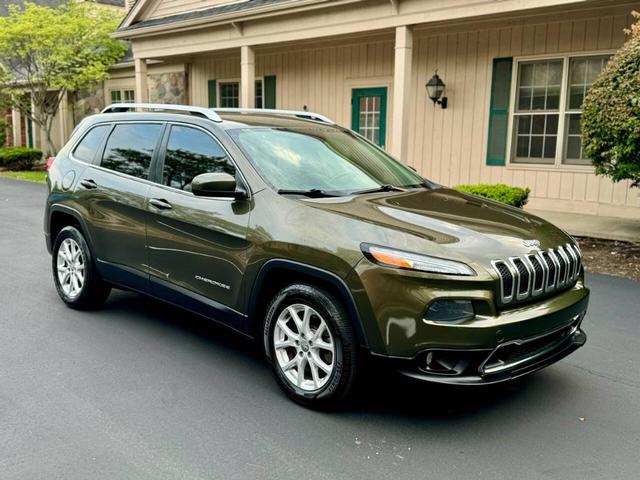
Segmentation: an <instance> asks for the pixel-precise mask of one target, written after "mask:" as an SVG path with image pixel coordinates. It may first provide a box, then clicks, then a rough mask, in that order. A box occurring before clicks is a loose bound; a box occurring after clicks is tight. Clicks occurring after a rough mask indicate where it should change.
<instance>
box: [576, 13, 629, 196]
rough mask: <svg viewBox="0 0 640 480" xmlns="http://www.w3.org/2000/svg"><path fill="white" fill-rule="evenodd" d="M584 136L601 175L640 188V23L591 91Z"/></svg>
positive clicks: (585, 109)
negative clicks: (624, 181)
mask: <svg viewBox="0 0 640 480" xmlns="http://www.w3.org/2000/svg"><path fill="white" fill-rule="evenodd" d="M634 16H635V17H636V19H638V18H639V17H640V14H638V13H636V12H634ZM582 134H583V139H584V148H585V152H586V154H587V156H588V157H589V158H590V159H591V160H592V162H593V164H594V165H595V167H596V173H597V174H598V175H607V176H609V177H611V179H612V180H613V181H614V182H618V181H620V180H631V184H632V185H633V186H635V187H638V186H640V20H637V21H636V23H635V24H634V25H633V26H632V27H631V29H630V31H629V39H628V40H627V42H626V43H625V44H624V45H623V47H622V48H621V49H620V50H619V51H618V52H617V53H616V54H615V55H614V56H613V57H612V59H611V60H610V61H609V63H608V64H607V66H606V67H605V69H604V70H603V71H602V73H601V74H600V76H599V77H598V79H597V80H596V81H595V83H594V84H593V87H592V88H591V90H590V91H589V93H588V95H587V97H586V99H585V101H584V104H583V106H582Z"/></svg>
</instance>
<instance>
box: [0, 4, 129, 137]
mask: <svg viewBox="0 0 640 480" xmlns="http://www.w3.org/2000/svg"><path fill="white" fill-rule="evenodd" d="M27 1H28V2H29V3H35V4H37V5H40V6H43V7H51V8H55V7H58V6H59V5H62V4H64V3H66V2H67V1H69V0H3V1H2V3H0V16H6V15H8V13H9V8H10V6H13V5H15V6H18V7H20V6H22V5H24V4H25V3H26V2H27ZM73 1H94V2H95V4H96V8H111V9H114V10H117V11H119V12H121V14H122V16H123V17H124V15H125V13H126V12H127V10H126V9H125V7H126V0H73ZM127 1H128V0H127ZM130 54H131V52H130V51H129V52H128V54H127V55H125V58H123V59H122V61H121V62H120V63H118V64H117V65H114V66H113V69H114V71H115V70H117V68H122V67H127V66H132V65H133V63H132V62H133V57H129V56H128V55H130ZM104 102H105V98H104V85H103V84H99V85H96V87H95V88H94V89H93V90H92V91H91V92H71V93H70V94H68V95H67V98H66V100H65V101H63V103H62V105H61V108H60V110H59V112H58V115H56V118H55V119H54V122H53V124H52V132H51V134H52V137H53V139H54V143H55V145H56V146H57V147H58V148H60V147H61V146H62V145H64V143H65V142H66V141H67V139H68V138H69V135H70V133H71V131H72V130H73V127H74V126H75V125H76V124H77V123H78V122H79V121H80V120H81V119H82V118H83V117H84V116H86V115H88V114H91V113H96V112H98V111H99V110H100V109H101V108H103V107H104ZM1 113H2V114H3V117H4V119H5V121H6V122H7V124H8V125H9V128H8V129H7V134H8V135H7V139H6V144H7V145H27V146H30V147H38V148H44V145H45V144H46V141H45V140H44V137H43V135H44V133H43V132H42V131H41V129H40V128H39V127H38V126H37V125H35V124H33V123H32V122H31V121H30V120H29V119H28V118H27V117H26V116H25V115H23V114H22V113H20V112H19V111H18V110H16V109H14V110H9V111H6V112H1ZM0 146H2V145H0Z"/></svg>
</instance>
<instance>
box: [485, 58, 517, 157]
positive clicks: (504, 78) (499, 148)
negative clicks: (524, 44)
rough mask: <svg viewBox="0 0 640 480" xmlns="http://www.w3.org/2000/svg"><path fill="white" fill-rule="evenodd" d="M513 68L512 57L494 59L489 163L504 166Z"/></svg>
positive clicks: (488, 147) (488, 150)
mask: <svg viewBox="0 0 640 480" xmlns="http://www.w3.org/2000/svg"><path fill="white" fill-rule="evenodd" d="M512 68H513V58H511V57H503V58H494V59H493V78H492V80H491V107H490V110H489V141H488V142H487V165H497V166H504V164H505V163H506V160H507V136H508V135H509V131H508V130H509V99H510V97H511V71H512Z"/></svg>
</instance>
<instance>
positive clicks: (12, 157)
mask: <svg viewBox="0 0 640 480" xmlns="http://www.w3.org/2000/svg"><path fill="white" fill-rule="evenodd" d="M41 159H42V150H38V149H37V148H29V147H6V148H0V167H5V168H8V169H10V170H31V168H32V167H33V165H34V164H35V163H36V162H39V161H40V160H41Z"/></svg>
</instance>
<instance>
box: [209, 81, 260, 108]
mask: <svg viewBox="0 0 640 480" xmlns="http://www.w3.org/2000/svg"><path fill="white" fill-rule="evenodd" d="M218 85H219V87H218V88H219V90H218V97H219V98H220V108H240V82H239V81H238V80H226V81H220V83H219V84H218ZM254 102H255V103H254V105H255V108H264V103H263V102H264V93H263V79H262V78H257V79H256V83H255V97H254Z"/></svg>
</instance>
